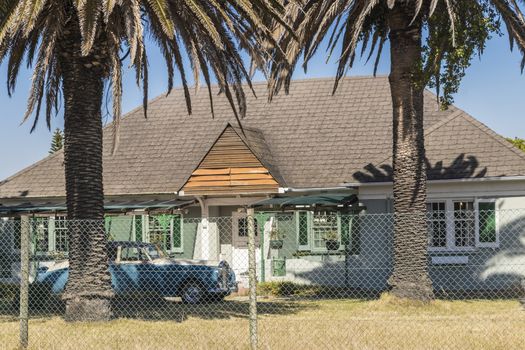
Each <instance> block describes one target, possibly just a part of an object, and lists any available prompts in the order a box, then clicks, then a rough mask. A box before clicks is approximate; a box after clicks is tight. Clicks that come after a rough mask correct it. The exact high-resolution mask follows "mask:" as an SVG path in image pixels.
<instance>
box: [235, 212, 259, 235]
mask: <svg viewBox="0 0 525 350" xmlns="http://www.w3.org/2000/svg"><path fill="white" fill-rule="evenodd" d="M253 224H254V227H255V236H258V235H259V225H258V224H257V218H253ZM239 237H248V218H246V217H244V218H239Z"/></svg>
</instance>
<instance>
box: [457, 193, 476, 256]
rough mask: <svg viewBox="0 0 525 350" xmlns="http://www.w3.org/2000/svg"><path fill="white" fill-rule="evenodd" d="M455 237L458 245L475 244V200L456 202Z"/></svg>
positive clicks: (467, 245) (471, 245) (470, 245)
mask: <svg viewBox="0 0 525 350" xmlns="http://www.w3.org/2000/svg"><path fill="white" fill-rule="evenodd" d="M454 238H455V239H454V244H455V246H456V247H473V246H474V244H475V218H474V202H454Z"/></svg>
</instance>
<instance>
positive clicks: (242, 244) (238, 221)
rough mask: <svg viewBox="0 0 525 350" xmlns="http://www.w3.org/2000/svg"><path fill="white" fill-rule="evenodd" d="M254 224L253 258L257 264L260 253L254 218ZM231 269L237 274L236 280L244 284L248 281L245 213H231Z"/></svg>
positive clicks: (256, 225) (257, 224)
mask: <svg viewBox="0 0 525 350" xmlns="http://www.w3.org/2000/svg"><path fill="white" fill-rule="evenodd" d="M254 224H255V225H254V226H255V247H256V248H255V249H256V253H255V258H256V264H259V261H260V258H261V254H260V252H259V235H260V232H259V225H260V223H258V222H257V219H256V218H254ZM231 265H232V269H233V271H234V272H235V276H237V281H240V282H242V283H243V284H246V285H245V286H244V287H246V288H247V287H248V286H247V281H248V217H247V215H246V213H242V212H233V213H232V262H231Z"/></svg>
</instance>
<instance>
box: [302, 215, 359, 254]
mask: <svg viewBox="0 0 525 350" xmlns="http://www.w3.org/2000/svg"><path fill="white" fill-rule="evenodd" d="M342 226H345V227H346V228H349V227H350V226H349V225H348V222H347V225H343V222H342V219H341V215H339V213H337V212H318V213H317V212H316V213H314V212H311V211H297V212H296V232H297V243H298V247H299V250H317V251H324V250H326V241H327V240H328V239H329V238H334V239H336V240H338V241H339V242H342V241H343V237H342V235H341V230H342ZM345 239H346V240H347V241H348V240H349V239H350V238H349V235H348V234H347V235H346V236H345Z"/></svg>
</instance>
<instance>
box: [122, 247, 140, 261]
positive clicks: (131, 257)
mask: <svg viewBox="0 0 525 350" xmlns="http://www.w3.org/2000/svg"><path fill="white" fill-rule="evenodd" d="M140 260H141V254H140V250H139V249H138V248H136V247H122V251H121V253H120V261H140Z"/></svg>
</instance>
